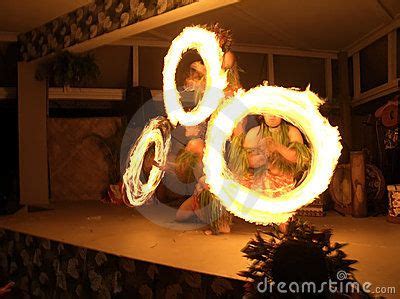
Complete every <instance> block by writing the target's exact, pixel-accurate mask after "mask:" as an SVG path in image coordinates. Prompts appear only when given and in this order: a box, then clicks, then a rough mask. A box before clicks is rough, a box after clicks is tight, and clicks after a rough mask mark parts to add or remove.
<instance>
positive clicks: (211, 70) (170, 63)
mask: <svg viewBox="0 0 400 299" xmlns="http://www.w3.org/2000/svg"><path fill="white" fill-rule="evenodd" d="M189 49H196V50H197V51H198V53H199V54H200V56H201V58H202V59H203V61H204V65H205V67H206V87H205V91H204V95H203V98H202V99H201V100H200V101H199V103H198V104H197V106H196V107H195V108H193V109H192V111H190V112H185V110H184V109H183V107H182V103H181V101H180V98H181V97H180V94H179V92H178V90H177V87H176V82H175V75H176V69H177V67H178V64H179V61H180V60H181V58H182V54H183V53H185V52H186V51H187V50H189ZM222 59H223V52H222V50H221V48H220V46H219V42H218V39H217V37H216V35H215V33H213V32H210V31H208V30H206V29H203V28H201V27H187V28H185V29H184V30H183V31H182V33H181V34H180V35H178V36H177V37H176V38H175V39H174V40H173V41H172V44H171V47H170V48H169V50H168V53H167V55H166V56H165V58H164V70H163V92H164V93H163V96H164V105H165V110H166V112H167V115H168V119H169V120H170V121H171V123H172V124H173V125H174V126H176V125H177V124H178V123H180V124H181V125H184V126H195V125H198V124H199V123H201V122H203V121H204V120H206V119H207V118H208V117H209V116H210V115H211V114H212V113H213V112H214V111H215V110H216V109H217V107H218V106H219V104H220V103H221V101H222V99H223V98H224V89H225V87H226V85H227V81H226V73H225V72H224V71H223V70H222V68H221V65H222Z"/></svg>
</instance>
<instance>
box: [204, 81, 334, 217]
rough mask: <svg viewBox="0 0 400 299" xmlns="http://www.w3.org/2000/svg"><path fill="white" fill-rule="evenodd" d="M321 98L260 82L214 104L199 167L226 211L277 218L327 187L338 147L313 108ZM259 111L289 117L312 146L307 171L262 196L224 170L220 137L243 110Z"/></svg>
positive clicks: (331, 131)
mask: <svg viewBox="0 0 400 299" xmlns="http://www.w3.org/2000/svg"><path fill="white" fill-rule="evenodd" d="M320 104H322V100H320V99H319V98H318V96H317V95H315V94H314V93H313V92H311V91H310V90H309V89H307V90H306V91H303V92H300V91H298V90H294V89H287V88H283V87H274V86H259V87H256V88H253V89H251V90H249V91H248V92H246V93H245V92H243V91H242V92H238V93H237V94H236V96H235V97H234V98H232V99H230V100H227V101H226V102H224V103H223V104H222V105H221V107H220V108H218V112H217V113H216V114H215V115H213V117H212V118H211V120H210V122H209V125H208V129H207V137H206V148H205V151H204V158H203V164H204V173H205V175H206V182H207V183H208V184H209V186H210V191H211V192H212V193H213V194H215V195H216V196H217V197H218V199H219V200H221V202H222V204H223V205H224V206H225V207H226V208H227V209H228V210H229V211H230V212H232V213H233V214H234V215H236V216H238V217H240V218H243V219H245V220H247V221H250V222H256V223H260V224H268V223H271V222H275V223H280V222H284V221H286V220H287V219H288V218H289V217H290V216H291V215H292V213H293V212H295V211H296V210H297V209H299V208H300V207H302V206H304V205H306V204H308V203H311V202H312V201H313V200H314V199H315V198H316V197H318V196H319V195H320V194H321V193H322V192H324V191H325V190H326V189H327V188H328V185H329V182H330V179H331V177H332V175H333V172H334V169H335V167H336V165H337V162H338V159H339V156H340V153H341V148H342V147H341V144H340V142H339V140H340V135H339V132H338V130H337V128H336V127H332V126H331V125H330V124H329V122H328V120H327V119H326V118H324V117H323V116H322V115H321V114H320V112H319V111H318V106H319V105H320ZM263 113H268V114H272V115H276V116H279V117H282V118H284V119H286V120H287V121H289V122H291V123H292V124H293V125H295V126H296V127H297V128H299V129H300V130H301V131H302V132H303V133H304V134H305V135H306V136H307V138H308V140H309V141H310V144H311V148H312V159H311V166H310V169H309V173H308V175H307V177H306V178H305V179H304V181H303V182H302V183H301V184H300V185H299V186H298V187H296V188H295V189H293V190H291V191H290V192H287V193H285V194H283V195H281V196H279V197H271V196H267V195H265V194H263V193H261V192H257V190H252V189H249V188H247V187H245V186H243V185H241V184H240V183H239V182H237V181H236V180H235V179H234V176H233V174H232V173H231V172H230V171H229V170H228V168H227V164H226V161H225V158H224V150H225V143H226V141H227V140H228V138H229V137H230V136H231V135H232V132H233V129H234V128H235V127H236V126H237V124H238V123H239V121H240V120H241V119H243V118H244V117H245V116H246V115H248V114H263Z"/></svg>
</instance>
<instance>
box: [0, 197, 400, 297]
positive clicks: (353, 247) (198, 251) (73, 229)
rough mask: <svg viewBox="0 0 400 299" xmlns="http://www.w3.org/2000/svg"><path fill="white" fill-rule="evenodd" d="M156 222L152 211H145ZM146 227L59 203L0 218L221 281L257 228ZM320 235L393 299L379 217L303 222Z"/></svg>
mask: <svg viewBox="0 0 400 299" xmlns="http://www.w3.org/2000/svg"><path fill="white" fill-rule="evenodd" d="M148 209H149V211H150V213H152V216H153V218H157V217H154V216H157V210H151V207H149V208H148ZM157 219H158V221H159V224H162V226H160V225H158V224H155V223H153V222H152V221H150V220H148V219H147V218H146V217H144V216H143V215H142V214H141V213H139V212H138V211H136V210H135V209H133V208H127V207H118V206H112V205H108V204H103V203H101V202H92V201H90V202H73V201H71V202H62V203H56V204H53V205H52V209H51V210H47V211H38V212H30V213H28V212H27V211H26V210H25V209H23V210H20V211H19V212H17V213H16V214H14V215H10V216H3V217H0V228H3V229H6V230H10V231H15V232H20V233H24V234H27V235H31V236H35V237H40V238H44V239H49V240H53V241H58V242H62V243H66V244H71V245H74V246H78V247H84V248H88V249H93V250H96V251H100V252H104V253H108V254H112V255H116V256H122V257H126V258H130V259H133V260H139V261H144V262H150V263H154V264H158V265H164V266H169V267H173V268H177V269H184V270H189V271H194V272H199V273H204V274H210V275H213V276H218V277H224V278H228V279H234V280H241V279H242V278H241V277H239V276H238V275H237V273H238V272H239V271H241V270H244V269H246V267H247V266H248V261H247V260H246V259H245V258H244V257H243V254H242V253H241V249H242V248H243V247H244V246H245V245H246V243H247V242H248V241H249V240H250V238H252V237H253V236H254V233H255V231H256V228H257V227H256V226H255V225H252V224H249V223H245V222H242V221H236V223H235V224H234V226H233V228H232V233H231V234H228V235H216V236H215V235H213V236H207V235H205V234H204V233H203V230H202V229H201V228H197V229H194V230H193V229H192V226H191V225H190V224H180V223H174V222H173V221H171V219H167V220H166V219H164V218H163V216H160V217H159V218H157ZM306 219H307V220H308V221H309V222H311V223H312V224H314V225H316V226H317V227H319V228H322V227H327V228H332V229H333V240H334V241H337V242H344V243H348V244H349V245H348V246H347V247H345V248H344V251H345V252H347V253H348V254H349V257H350V258H352V259H357V260H358V261H359V263H358V264H356V265H355V267H356V268H357V269H358V270H359V271H357V273H356V277H357V278H358V279H359V280H360V281H362V282H364V281H368V282H371V283H373V285H375V286H386V287H387V286H395V287H396V289H397V291H398V293H399V292H400V258H399V254H400V225H396V224H391V223H388V222H386V219H385V217H382V216H381V217H370V218H363V219H357V218H352V217H349V216H348V217H343V216H341V215H339V214H337V213H335V212H330V213H328V215H327V216H326V217H314V218H306Z"/></svg>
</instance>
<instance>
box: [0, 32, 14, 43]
mask: <svg viewBox="0 0 400 299" xmlns="http://www.w3.org/2000/svg"><path fill="white" fill-rule="evenodd" d="M17 40H18V33H16V32H5V31H0V42H16V41H17Z"/></svg>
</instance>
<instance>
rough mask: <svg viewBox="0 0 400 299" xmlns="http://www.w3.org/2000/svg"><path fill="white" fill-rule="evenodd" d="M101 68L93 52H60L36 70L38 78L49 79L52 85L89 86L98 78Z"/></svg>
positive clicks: (40, 79) (41, 79)
mask: <svg viewBox="0 0 400 299" xmlns="http://www.w3.org/2000/svg"><path fill="white" fill-rule="evenodd" d="M99 75H100V69H99V67H98V65H97V64H96V61H95V58H94V55H93V54H90V53H86V54H75V53H70V52H68V51H62V52H58V53H57V54H56V55H55V56H54V57H53V58H51V59H50V60H49V61H46V62H43V63H41V64H40V65H39V66H38V68H37V70H36V74H35V76H36V79H37V80H39V81H43V80H48V81H49V84H50V85H51V86H76V87H82V86H87V84H89V83H90V82H92V81H94V80H96V79H97V77H98V76H99Z"/></svg>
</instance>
